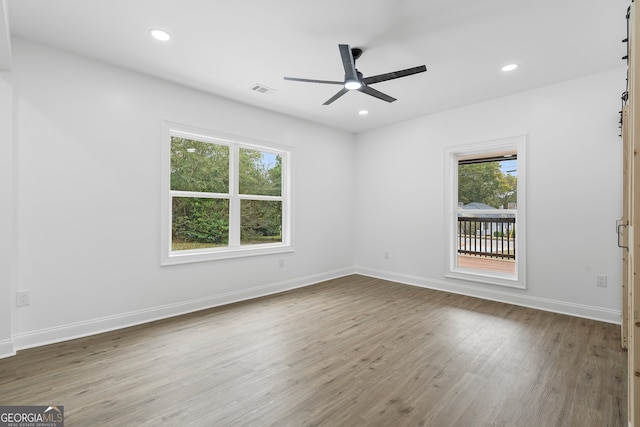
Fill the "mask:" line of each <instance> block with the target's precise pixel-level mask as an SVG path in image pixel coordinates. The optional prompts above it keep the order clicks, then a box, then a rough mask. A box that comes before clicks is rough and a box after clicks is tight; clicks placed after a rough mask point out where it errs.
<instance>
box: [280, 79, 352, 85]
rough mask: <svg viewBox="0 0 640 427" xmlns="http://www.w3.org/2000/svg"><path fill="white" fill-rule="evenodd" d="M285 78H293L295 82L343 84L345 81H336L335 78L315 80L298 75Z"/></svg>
mask: <svg viewBox="0 0 640 427" xmlns="http://www.w3.org/2000/svg"><path fill="white" fill-rule="evenodd" d="M284 79H285V80H291V81H294V82H305V83H324V84H330V85H343V84H344V82H336V81H334V80H315V79H299V78H297V77H285V78H284Z"/></svg>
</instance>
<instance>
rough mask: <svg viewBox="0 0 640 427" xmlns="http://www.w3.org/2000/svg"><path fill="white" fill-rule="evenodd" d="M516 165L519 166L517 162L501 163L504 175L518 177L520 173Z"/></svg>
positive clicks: (506, 161)
mask: <svg viewBox="0 0 640 427" xmlns="http://www.w3.org/2000/svg"><path fill="white" fill-rule="evenodd" d="M516 164H517V160H503V161H501V162H500V170H501V171H502V172H503V173H506V174H509V175H513V176H517V175H518V171H517V167H516Z"/></svg>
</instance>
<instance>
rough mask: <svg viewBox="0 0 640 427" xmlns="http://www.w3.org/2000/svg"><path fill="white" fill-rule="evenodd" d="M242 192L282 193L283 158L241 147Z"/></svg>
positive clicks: (276, 194) (273, 194)
mask: <svg viewBox="0 0 640 427" xmlns="http://www.w3.org/2000/svg"><path fill="white" fill-rule="evenodd" d="M239 188H240V194H254V195H260V196H280V195H282V158H281V157H280V156H278V155H276V154H273V153H267V152H263V151H256V150H249V149H246V148H241V149H240V187H239Z"/></svg>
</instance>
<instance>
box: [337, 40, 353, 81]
mask: <svg viewBox="0 0 640 427" xmlns="http://www.w3.org/2000/svg"><path fill="white" fill-rule="evenodd" d="M338 48H339V49H340V57H342V66H343V67H344V80H345V82H347V81H349V80H358V72H357V71H356V61H355V60H354V59H353V53H352V52H351V47H350V46H349V45H348V44H339V45H338Z"/></svg>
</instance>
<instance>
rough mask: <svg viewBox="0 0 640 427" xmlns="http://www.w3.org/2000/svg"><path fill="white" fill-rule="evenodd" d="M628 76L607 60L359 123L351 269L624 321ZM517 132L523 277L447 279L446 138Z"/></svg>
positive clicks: (464, 140) (459, 140) (460, 140)
mask: <svg viewBox="0 0 640 427" xmlns="http://www.w3.org/2000/svg"><path fill="white" fill-rule="evenodd" d="M624 79H625V70H624V69H619V70H613V71H610V72H605V73H602V74H598V75H594V76H590V77H586V78H582V79H578V80H573V81H568V82H565V83H561V84H557V85H553V86H548V87H543V88H540V89H536V90H532V91H528V92H524V93H520V94H517V95H513V96H508V97H504V98H499V99H495V100H492V101H489V102H484V103H481V104H476V105H470V106H467V107H465V108H460V109H456V110H453V111H447V112H443V113H440V114H434V115H431V116H427V117H422V118H419V119H416V120H412V121H409V122H405V123H401V124H397V125H394V126H390V127H386V128H383V129H379V130H374V131H370V132H367V133H363V134H360V135H359V136H358V139H357V154H356V158H357V168H356V169H357V177H356V195H357V203H356V218H358V223H357V230H356V242H357V243H356V254H357V255H356V256H357V264H358V267H357V270H358V271H359V272H361V273H364V274H369V275H372V276H377V277H383V278H388V279H392V280H398V281H401V282H405V283H410V284H415V285H419V286H426V287H431V288H436V289H443V290H448V291H452V292H458V293H464V294H469V295H474V296H481V297H484V298H490V299H496V300H501V301H507V302H513V303H517V304H521V305H527V306H533V307H538V308H543V309H546V310H552V311H559V312H566V313H571V314H576V315H580V316H586V317H593V318H598V319H602V320H606V321H611V322H620V310H621V290H620V281H621V273H620V271H621V268H620V250H619V249H618V248H617V246H616V234H615V220H616V219H617V218H619V217H620V214H621V151H622V150H621V139H620V138H619V137H618V136H617V135H618V129H617V126H618V124H617V122H618V119H619V115H618V111H619V110H620V94H621V92H622V91H623V90H624V81H625V80H624ZM520 134H526V135H527V138H528V141H527V153H526V156H527V189H526V195H527V220H528V223H527V242H526V246H527V268H528V277H527V281H528V289H527V290H524V291H521V290H516V289H510V288H504V287H499V286H495V285H482V284H477V283H473V282H465V281H456V280H450V279H446V278H445V277H444V273H445V256H446V253H445V251H444V247H445V238H446V236H445V231H444V230H445V218H444V207H443V203H444V197H445V195H444V188H445V184H444V178H445V170H444V163H445V162H444V151H445V148H446V147H451V146H457V145H464V144H470V143H473V142H482V141H487V140H493V139H499V138H503V137H510V136H515V135H520ZM384 252H388V253H389V259H388V260H385V259H384V257H383V254H384ZM596 274H606V275H607V276H608V287H607V288H604V289H603V288H596Z"/></svg>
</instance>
